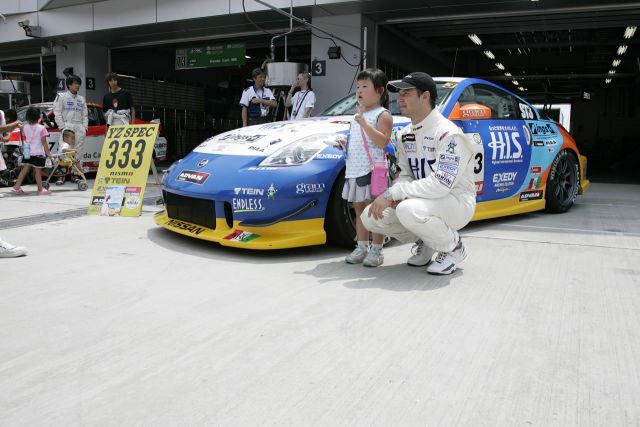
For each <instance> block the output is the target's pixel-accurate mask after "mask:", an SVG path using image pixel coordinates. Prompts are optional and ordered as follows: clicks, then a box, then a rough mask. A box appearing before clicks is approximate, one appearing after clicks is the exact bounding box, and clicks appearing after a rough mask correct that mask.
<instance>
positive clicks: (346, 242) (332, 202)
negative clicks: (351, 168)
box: [324, 170, 356, 248]
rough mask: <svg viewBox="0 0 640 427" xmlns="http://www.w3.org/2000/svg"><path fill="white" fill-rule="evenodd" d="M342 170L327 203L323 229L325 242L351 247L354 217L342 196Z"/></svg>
mask: <svg viewBox="0 0 640 427" xmlns="http://www.w3.org/2000/svg"><path fill="white" fill-rule="evenodd" d="M344 181H345V179H344V170H342V171H341V172H340V174H338V177H337V178H336V180H335V182H334V184H333V188H332V190H331V195H330V196H329V203H328V205H327V212H326V215H325V220H324V230H325V232H326V233H327V242H328V243H331V244H333V245H336V246H341V247H345V248H352V247H353V245H354V244H355V237H356V219H355V212H354V210H353V207H352V206H351V204H350V203H349V202H347V201H346V200H344V199H343V198H342V188H343V187H344Z"/></svg>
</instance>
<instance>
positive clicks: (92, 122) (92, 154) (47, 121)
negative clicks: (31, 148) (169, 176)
mask: <svg viewBox="0 0 640 427" xmlns="http://www.w3.org/2000/svg"><path fill="white" fill-rule="evenodd" d="M29 107H35V108H37V109H38V110H40V112H41V113H42V124H43V125H45V127H46V128H47V130H48V131H49V138H48V142H49V147H50V148H51V150H52V153H54V154H55V153H56V152H57V145H56V142H58V140H59V139H60V129H58V126H57V125H56V122H55V118H54V114H53V102H43V103H40V104H32V105H29V106H26V107H22V108H20V109H19V110H18V111H17V113H18V120H21V121H24V117H25V114H26V112H27V109H28V108H29ZM87 110H88V116H89V129H88V132H87V135H86V137H85V139H84V144H83V145H82V147H80V153H79V156H80V158H81V159H82V169H83V170H84V171H85V172H96V171H97V170H98V166H99V165H100V153H101V152H102V144H103V143H104V139H105V136H106V132H107V122H106V120H105V117H104V113H103V111H102V105H101V104H95V103H91V102H88V103H87ZM153 122H154V123H155V121H153ZM135 123H136V124H149V123H152V122H147V121H144V120H140V119H138V118H136V120H135ZM12 145H13V146H16V147H17V146H19V145H20V134H19V133H18V130H17V129H16V130H14V131H13V132H12V134H11V139H10V140H9V142H8V143H7V150H10V147H11V146H12ZM166 156H167V140H166V138H165V137H164V135H163V134H162V129H160V132H159V133H158V137H157V138H156V142H155V149H154V158H155V159H156V161H164V160H166Z"/></svg>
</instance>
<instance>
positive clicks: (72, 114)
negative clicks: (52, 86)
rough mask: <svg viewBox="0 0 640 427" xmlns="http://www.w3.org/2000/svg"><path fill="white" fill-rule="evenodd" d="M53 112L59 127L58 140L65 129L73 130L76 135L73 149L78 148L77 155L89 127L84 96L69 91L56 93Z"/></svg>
mask: <svg viewBox="0 0 640 427" xmlns="http://www.w3.org/2000/svg"><path fill="white" fill-rule="evenodd" d="M53 114H54V117H55V121H56V124H57V125H58V129H60V142H62V136H63V134H64V131H65V130H66V129H68V130H71V131H73V132H74V133H75V135H76V146H75V149H76V150H78V155H79V154H80V147H82V144H83V143H84V137H85V136H86V134H87V128H88V127H89V115H88V114H89V113H88V111H87V103H86V102H85V101H84V98H83V97H82V96H80V95H77V94H76V95H74V94H72V93H71V92H69V91H66V92H65V93H63V94H58V96H57V97H56V100H55V101H54V103H53Z"/></svg>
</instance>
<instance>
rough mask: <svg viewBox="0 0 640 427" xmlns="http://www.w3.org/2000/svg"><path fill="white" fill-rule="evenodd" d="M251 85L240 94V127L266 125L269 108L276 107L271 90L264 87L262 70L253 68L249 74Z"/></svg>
mask: <svg viewBox="0 0 640 427" xmlns="http://www.w3.org/2000/svg"><path fill="white" fill-rule="evenodd" d="M251 76H252V77H253V85H252V86H249V87H248V88H246V89H245V90H244V92H242V97H241V98H240V105H242V127H247V126H251V125H258V124H262V123H267V121H268V120H269V119H268V117H267V116H268V115H269V107H275V106H276V105H277V102H276V99H275V98H274V96H273V92H271V89H269V88H266V87H264V83H265V80H266V76H265V74H264V71H262V68H255V69H254V70H253V72H252V73H251Z"/></svg>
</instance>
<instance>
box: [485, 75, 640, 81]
mask: <svg viewBox="0 0 640 427" xmlns="http://www.w3.org/2000/svg"><path fill="white" fill-rule="evenodd" d="M637 76H638V74H637V73H620V74H618V73H616V74H607V73H594V74H524V75H514V76H511V77H507V76H504V75H502V76H484V77H478V78H479V79H484V80H523V81H524V80H546V79H550V80H576V79H620V78H626V77H637Z"/></svg>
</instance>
